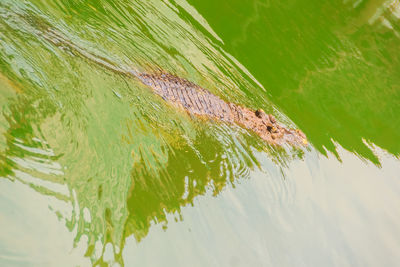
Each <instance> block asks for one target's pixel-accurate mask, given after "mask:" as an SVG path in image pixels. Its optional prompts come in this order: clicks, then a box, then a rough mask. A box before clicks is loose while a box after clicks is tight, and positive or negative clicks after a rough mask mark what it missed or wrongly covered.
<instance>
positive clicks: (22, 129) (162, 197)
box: [0, 1, 302, 264]
mask: <svg viewBox="0 0 400 267" xmlns="http://www.w3.org/2000/svg"><path fill="white" fill-rule="evenodd" d="M58 4H59V5H60V6H59V7H58V8H54V9H53V8H51V7H52V5H50V4H49V3H44V2H42V3H39V4H37V5H32V4H26V5H21V4H17V3H13V2H12V1H6V2H4V3H2V5H1V6H0V14H1V16H2V20H1V25H0V26H1V28H2V31H1V32H2V36H1V38H2V40H4V41H3V42H2V47H1V56H2V61H3V64H2V65H1V67H2V69H1V72H2V73H3V75H2V77H3V78H2V79H3V80H4V81H3V84H4V85H5V86H4V89H3V91H4V93H5V101H4V102H3V103H4V108H5V110H4V112H3V117H4V122H5V123H4V124H3V126H2V131H3V136H4V137H5V142H4V147H3V151H2V157H1V170H2V171H1V175H2V176H3V177H5V178H8V179H10V180H12V181H18V182H21V183H23V184H26V185H27V186H29V187H31V188H33V189H34V190H35V191H37V192H38V193H40V194H42V195H49V196H52V197H55V198H56V199H59V200H62V201H64V202H67V203H69V204H70V205H71V206H72V207H73V209H72V214H71V215H70V216H63V215H62V214H61V212H57V214H59V215H58V216H59V217H60V220H63V221H65V224H66V226H67V227H68V229H69V230H70V231H75V232H76V235H75V242H79V241H80V240H81V238H82V237H84V236H85V237H86V238H87V249H86V252H85V256H87V257H89V258H91V260H92V263H102V262H103V256H102V255H103V254H104V253H105V251H106V247H105V246H102V245H100V247H99V245H98V244H99V243H98V242H100V244H112V246H113V247H114V248H113V250H112V251H113V252H114V254H115V255H114V256H113V257H112V258H114V260H115V261H117V262H119V263H121V264H122V263H123V260H122V256H121V253H122V251H123V247H124V242H125V238H126V237H128V236H131V235H133V236H134V237H135V238H136V240H137V241H140V240H142V239H143V238H144V237H145V236H146V235H147V234H148V231H149V229H150V227H151V225H152V224H154V223H156V224H162V225H164V226H165V227H166V226H167V214H175V216H176V220H182V215H181V212H180V210H181V208H182V207H184V206H186V205H188V204H190V203H193V200H194V198H195V197H196V196H198V195H204V194H206V193H207V192H212V195H214V196H215V195H218V194H219V193H220V192H221V190H223V189H224V188H225V187H226V186H227V184H230V185H232V186H235V184H236V179H238V178H246V177H248V176H249V171H250V170H251V169H255V168H256V169H261V166H260V165H259V163H258V161H257V159H256V158H255V156H254V155H253V153H254V151H263V150H265V153H268V155H269V157H270V158H271V159H272V160H273V161H274V162H275V163H276V164H278V166H281V168H285V166H286V165H287V161H288V160H291V157H294V158H296V157H301V156H302V152H301V151H289V150H288V151H286V150H283V149H276V148H268V147H265V145H263V144H262V142H260V140H258V139H257V138H255V137H254V136H252V135H251V134H250V133H247V132H245V131H244V130H242V129H240V128H238V127H237V128H234V127H233V128H232V127H229V126H227V125H220V124H215V123H210V122H205V121H200V120H198V119H196V118H190V117H189V116H188V115H186V114H182V113H181V112H180V111H177V110H175V109H174V108H173V107H170V106H168V105H167V104H165V103H164V102H162V101H161V100H160V99H158V98H157V97H156V96H155V95H153V94H152V93H151V92H149V91H148V89H146V88H145V87H143V86H141V85H140V83H138V82H137V81H135V80H132V79H128V78H126V77H121V76H119V75H117V74H114V73H110V72H109V71H107V70H104V69H102V68H101V67H100V66H96V65H93V63H92V62H86V61H85V60H84V59H82V58H79V57H76V56H75V55H74V54H73V53H71V52H70V51H68V50H65V49H59V48H57V47H55V46H53V45H52V43H49V42H47V40H46V38H43V37H44V36H43V34H44V32H43V31H42V30H41V28H42V22H41V21H42V20H43V21H44V19H45V20H47V22H44V23H46V24H49V25H50V26H51V24H52V23H53V24H54V25H53V27H54V29H56V30H59V31H63V34H65V35H67V36H68V38H69V39H71V40H73V41H74V42H75V43H77V44H79V45H80V46H82V47H85V48H86V49H87V50H88V51H89V52H92V53H95V54H97V55H99V56H104V57H107V58H109V59H110V60H112V61H114V62H119V63H120V64H121V65H126V66H129V65H131V66H132V67H133V68H143V69H148V68H150V69H152V68H162V69H166V70H168V71H171V72H175V73H178V74H182V75H184V76H185V77H186V76H189V78H191V79H192V80H194V81H196V82H198V83H199V84H203V85H204V87H206V88H209V89H210V90H213V91H214V92H216V93H217V94H220V95H221V96H223V97H224V98H227V99H228V100H231V101H235V102H239V100H240V103H243V104H246V103H247V104H250V105H252V106H255V105H256V104H257V103H260V106H261V107H263V108H264V109H265V110H269V111H273V105H272V104H271V103H268V101H267V100H266V98H265V96H263V94H262V88H259V87H258V86H257V81H255V80H252V78H251V77H248V78H247V79H246V78H244V77H246V76H245V75H243V74H244V73H245V72H246V70H245V69H243V67H241V66H238V65H235V62H234V61H232V58H230V57H228V56H227V55H226V54H225V52H224V51H223V50H221V49H220V48H218V47H216V46H215V45H214V43H213V42H212V41H211V40H210V39H209V37H207V35H204V34H203V33H202V32H201V31H199V30H196V29H195V28H193V26H192V25H191V24H190V23H188V22H185V21H184V20H182V18H181V17H180V16H179V15H180V13H179V12H178V10H176V9H177V8H178V6H171V5H170V4H169V5H166V4H162V5H160V3H157V5H156V6H155V5H154V4H153V3H151V2H148V3H133V5H136V8H134V7H133V6H131V5H127V4H126V5H125V4H121V6H120V7H119V6H112V5H111V3H108V2H106V1H104V3H98V4H96V5H95V6H92V5H83V4H82V5H79V4H76V5H74V6H71V7H66V6H64V4H63V3H61V2H59V3H58ZM78 10H79V12H78ZM108 11H112V12H111V13H109V12H108ZM126 12H128V13H126ZM49 14H52V16H50V15H49ZM72 14H73V16H71V15H72ZM113 15H115V16H116V17H115V18H114V17H113ZM35 16H36V17H37V18H39V17H41V19H33V20H32V19H31V18H35ZM83 21H85V23H84V24H82V23H83ZM99 21H102V22H103V23H104V24H103V25H97V23H98V22H99ZM67 25H68V26H67ZM116 29H118V31H117V30H116ZM213 35H215V34H213ZM61 48H62V47H61ZM128 52H129V53H128ZM139 62H145V63H139ZM234 88H236V89H237V90H232V89H234ZM239 89H243V91H242V90H239ZM260 89H261V90H260ZM245 95H247V96H248V97H246V98H244V97H243V96H245ZM261 100H262V101H261ZM261 103H262V104H261ZM275 112H276V111H275ZM277 115H278V116H281V117H282V115H279V114H277ZM99 250H100V251H102V252H101V253H100V254H99V252H98V251H99Z"/></svg>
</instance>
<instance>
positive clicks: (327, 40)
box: [189, 0, 400, 164]
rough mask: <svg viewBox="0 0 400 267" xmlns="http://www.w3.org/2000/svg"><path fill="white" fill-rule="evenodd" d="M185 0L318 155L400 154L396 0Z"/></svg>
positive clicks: (366, 155) (371, 155) (399, 60)
mask: <svg viewBox="0 0 400 267" xmlns="http://www.w3.org/2000/svg"><path fill="white" fill-rule="evenodd" d="M189 2H191V3H192V4H193V5H194V6H195V7H196V8H197V9H198V10H199V12H201V13H202V14H203V15H204V16H205V18H206V19H207V21H208V22H209V24H210V25H211V26H212V27H213V28H214V30H215V31H216V32H218V34H219V35H220V37H221V38H222V39H223V40H224V41H225V43H226V49H227V50H228V51H229V52H231V53H232V54H233V55H234V56H235V57H236V58H238V59H239V60H240V61H241V62H242V63H243V64H245V65H246V67H247V68H249V69H250V71H251V72H252V73H253V74H254V75H255V77H257V79H259V80H260V82H261V83H262V84H264V85H265V87H266V89H267V90H269V91H270V92H271V96H272V99H273V101H274V103H275V104H277V105H278V106H279V107H280V109H281V110H282V111H284V112H285V114H286V115H288V116H289V117H290V118H291V119H292V120H293V121H294V122H295V123H296V124H297V125H299V127H300V128H301V129H302V130H304V132H305V134H306V135H307V136H308V138H309V140H310V141H311V142H312V143H313V145H314V147H315V148H316V149H318V150H319V151H320V152H321V153H324V154H325V153H326V152H327V151H330V152H333V153H336V152H335V151H336V149H335V145H334V142H337V143H339V144H341V145H342V146H343V147H344V148H345V149H348V150H349V151H352V152H354V153H356V154H358V155H360V157H363V158H366V159H368V160H371V161H373V162H374V163H376V164H379V162H378V159H377V158H376V157H375V156H374V154H373V153H372V152H371V150H370V149H369V148H368V146H367V145H365V141H366V142H367V143H369V142H370V143H374V144H376V145H378V146H380V147H382V148H384V149H386V150H388V151H389V152H390V153H392V154H394V155H399V154H400V145H399V144H400V143H399V142H397V140H398V139H399V138H400V135H399V133H400V131H399V129H400V120H399V116H398V110H399V105H400V104H399V103H400V102H399V101H398V100H399V98H400V95H399V92H400V90H399V88H398V84H399V78H400V76H399V75H398V71H397V70H398V69H399V68H400V66H399V62H400V58H399V53H397V47H398V43H399V37H398V36H399V34H398V27H399V19H398V5H399V4H398V1H393V0H389V1H383V0H365V1H364V0H363V1H356V0H354V1H333V2H324V1H317V0H311V1H308V4H307V5H305V4H304V3H302V2H290V1H286V2H285V1H284V2H279V3H271V2H269V3H268V4H262V3H261V2H262V1H258V0H253V1H251V2H250V3H248V2H246V3H245V2H240V1H232V2H228V1H221V2H215V1H189ZM288 2H290V3H288ZM219 10H224V11H225V12H226V17H233V16H240V17H241V18H242V19H240V20H232V21H230V20H229V23H230V24H229V26H226V24H227V21H226V20H224V19H220V14H219ZM233 29H235V30H233ZM377 110H379V112H377ZM364 140H365V141H364ZM336 154H337V153H336ZM337 156H338V157H339V155H338V154H337Z"/></svg>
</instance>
